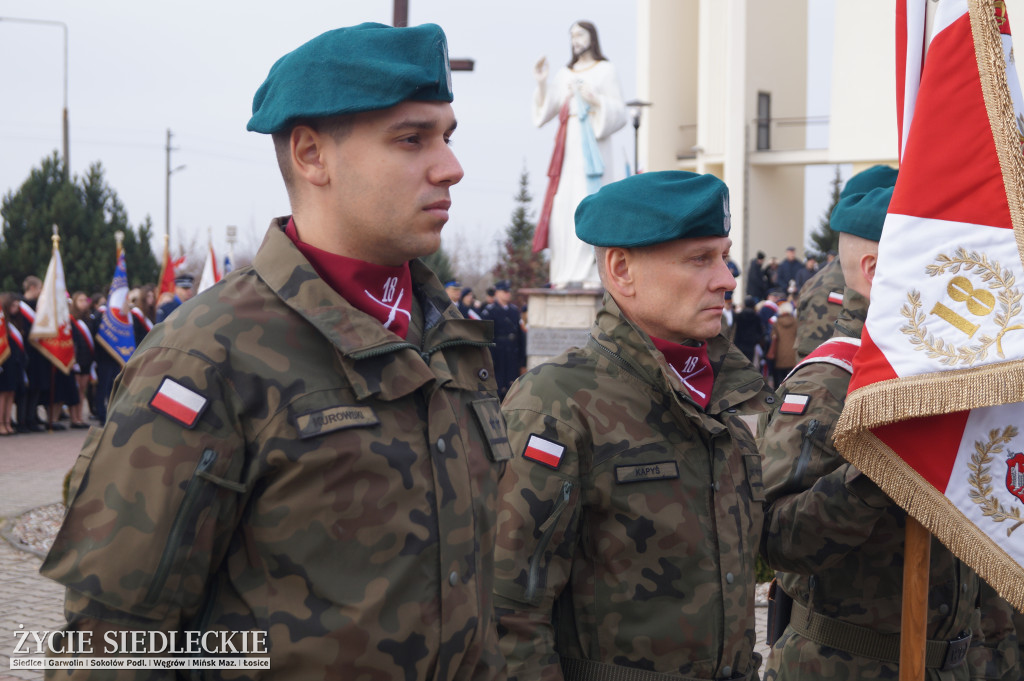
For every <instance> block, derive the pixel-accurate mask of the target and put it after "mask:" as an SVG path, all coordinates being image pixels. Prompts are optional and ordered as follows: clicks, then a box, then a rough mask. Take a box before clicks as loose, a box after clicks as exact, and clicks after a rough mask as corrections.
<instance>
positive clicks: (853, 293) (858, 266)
mask: <svg viewBox="0 0 1024 681" xmlns="http://www.w3.org/2000/svg"><path fill="white" fill-rule="evenodd" d="M891 196H892V189H891V187H890V188H876V189H873V190H871V191H869V192H867V193H864V194H853V195H850V196H848V197H846V198H844V199H842V200H841V201H840V202H839V203H838V204H837V205H836V208H835V210H834V211H833V213H832V228H833V229H835V230H837V231H839V232H841V234H840V258H841V260H842V262H843V267H844V271H845V275H846V282H847V289H846V293H845V300H844V303H843V311H842V313H841V314H840V317H839V319H838V320H837V321H836V338H834V339H833V340H831V341H830V342H829V343H827V344H825V345H823V346H821V347H820V348H819V349H818V350H817V351H815V353H813V354H812V355H811V356H810V357H809V358H808V359H806V360H805V361H804V362H803V363H801V364H800V365H799V366H797V368H796V369H795V370H794V371H793V372H792V373H791V374H790V375H789V376H788V377H787V378H786V380H785V381H784V382H783V384H782V386H781V388H780V389H779V393H778V394H779V398H780V399H779V400H778V401H777V403H776V404H777V405H778V406H777V408H776V409H775V410H774V411H772V412H771V413H770V414H768V415H767V417H762V420H761V422H760V424H759V429H758V433H759V444H760V447H761V451H762V453H763V454H764V457H765V487H766V490H767V496H768V503H769V507H768V511H767V513H766V528H765V555H766V557H767V559H768V562H769V564H770V565H771V566H772V567H773V568H775V569H777V570H780V571H782V573H781V574H780V575H779V576H778V580H779V585H780V586H781V587H782V589H783V590H784V591H785V593H786V594H788V595H789V596H790V597H791V598H792V599H793V605H792V608H793V609H792V614H791V617H790V620H789V624H788V626H786V627H785V629H784V631H783V632H782V634H781V637H780V638H779V639H778V640H777V641H776V642H775V644H774V646H773V648H772V652H771V654H770V655H769V657H768V662H767V665H766V667H767V671H766V674H765V679H766V680H767V679H808V678H814V679H819V678H820V679H838V680H842V679H896V678H897V677H898V665H897V662H898V658H899V638H900V635H899V632H900V628H901V610H902V608H901V602H902V581H903V580H902V571H903V562H904V561H903V537H904V526H905V522H906V514H905V513H904V511H902V510H901V509H900V508H899V507H898V506H896V505H895V504H893V503H892V501H891V500H889V498H888V497H887V496H886V495H885V494H884V493H882V491H881V490H879V489H878V487H877V486H876V485H875V484H874V483H873V482H872V481H871V480H869V479H868V478H867V477H866V476H865V475H864V474H863V473H861V472H860V471H859V470H857V469H856V468H854V467H853V466H851V465H850V464H849V463H846V462H844V460H843V459H842V457H841V456H840V455H839V453H838V452H837V451H836V449H835V446H834V444H833V441H832V437H833V433H834V429H835V424H836V421H837V420H838V419H839V415H840V412H841V411H842V408H843V403H844V401H845V399H846V392H847V388H848V386H849V382H850V376H851V373H850V372H851V368H852V367H851V362H852V356H853V353H854V352H855V351H856V348H857V347H858V344H859V339H860V333H861V330H862V328H863V324H864V320H865V318H866V316H867V307H868V301H867V297H868V295H869V293H870V288H871V279H872V277H873V275H874V266H875V262H876V259H877V253H878V244H877V242H878V240H879V238H880V235H881V230H882V224H883V222H884V220H885V213H886V208H887V207H888V205H889V198H890V197H891ZM978 589H979V580H978V577H977V575H976V574H975V573H974V572H973V571H972V570H971V569H970V568H969V567H967V565H966V564H964V563H962V562H961V561H960V560H958V559H957V558H956V557H955V556H953V554H952V553H950V551H949V550H948V549H946V548H945V547H944V546H942V544H940V543H939V542H938V541H937V540H933V541H932V546H931V566H930V574H929V595H928V603H929V608H928V626H927V636H928V639H929V643H928V648H927V653H926V657H927V661H926V666H927V676H928V678H929V679H967V678H968V677H969V674H970V671H971V670H970V669H969V667H968V665H964V664H963V658H964V655H965V654H966V652H967V646H968V645H969V644H970V640H971V637H970V634H971V632H972V631H977V629H978V609H977V600H978Z"/></svg>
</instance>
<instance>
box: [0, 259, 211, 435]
mask: <svg viewBox="0 0 1024 681" xmlns="http://www.w3.org/2000/svg"><path fill="white" fill-rule="evenodd" d="M193 285H194V278H193V277H192V276H191V275H188V274H182V275H180V276H178V277H177V278H176V279H175V290H174V294H173V295H172V294H170V293H164V294H163V295H162V296H160V297H159V298H158V296H157V287H156V285H155V284H145V285H143V286H140V287H138V288H134V289H132V290H131V291H130V292H129V294H128V302H129V305H130V307H131V310H132V326H133V330H134V332H135V342H136V344H138V343H140V342H141V341H142V339H143V338H145V336H146V334H147V333H149V331H150V330H151V329H152V328H153V325H154V324H156V323H157V322H160V321H163V319H164V318H166V317H167V315H168V314H170V313H171V312H172V311H173V310H174V309H175V308H176V307H177V306H178V305H180V304H181V303H182V302H183V301H185V300H188V299H189V298H191V297H192V295H193V292H194V286H193ZM42 286H43V282H42V280H41V279H40V278H39V277H37V276H35V275H31V276H28V277H26V278H25V280H24V281H23V282H22V291H21V293H20V294H19V293H14V292H6V293H0V313H2V316H3V318H4V321H5V322H6V323H5V324H4V325H3V328H4V329H5V330H6V333H7V335H8V343H7V345H8V346H9V347H10V353H9V354H8V356H7V358H6V359H5V360H4V361H3V362H2V363H0V437H3V436H8V435H15V434H18V433H41V432H45V431H47V430H65V429H67V428H88V427H89V426H90V421H93V422H96V423H99V424H103V423H104V422H105V421H106V417H107V400H108V398H109V397H110V392H111V390H112V388H113V385H114V378H115V377H116V376H117V374H118V372H119V371H120V370H121V363H120V362H119V361H118V359H117V358H116V357H114V356H113V355H112V354H111V353H110V351H109V350H108V349H107V348H106V347H105V346H104V345H103V344H102V343H98V342H97V334H98V331H99V326H100V322H101V321H102V319H103V313H104V310H105V309H106V302H107V298H106V296H107V294H106V292H105V291H103V292H96V293H93V294H91V295H90V294H88V293H86V292H85V291H75V292H73V293H69V296H68V311H69V313H70V315H71V319H72V322H73V323H72V325H71V336H72V340H73V341H74V347H75V362H74V365H73V366H72V368H71V372H70V374H64V373H63V372H62V371H60V370H58V369H57V368H56V367H55V366H54V365H53V364H52V363H51V362H50V361H49V360H47V359H46V357H44V356H43V354H42V353H40V351H39V350H38V349H37V348H36V347H35V346H34V345H32V343H30V342H29V340H28V339H29V332H30V331H31V330H32V323H33V320H34V318H35V309H36V303H37V301H38V298H39V294H40V292H41V291H42Z"/></svg>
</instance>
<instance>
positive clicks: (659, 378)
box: [590, 293, 775, 414]
mask: <svg viewBox="0 0 1024 681" xmlns="http://www.w3.org/2000/svg"><path fill="white" fill-rule="evenodd" d="M590 335H591V337H592V338H593V339H594V340H595V341H596V342H597V343H599V344H600V345H601V346H603V347H604V348H606V349H607V350H609V351H611V352H612V353H613V354H615V355H617V356H619V357H621V358H622V359H623V360H624V361H625V362H626V363H627V364H629V366H630V367H631V368H632V370H633V373H634V374H636V375H637V376H638V377H639V378H640V379H642V380H644V381H646V382H647V383H648V384H650V385H651V386H652V387H653V388H655V389H656V390H658V391H660V392H669V391H671V392H672V393H673V394H674V395H676V396H679V395H680V394H682V395H685V396H686V397H685V399H686V402H687V403H688V404H691V405H692V406H693V407H694V408H695V409H698V410H700V408H699V406H698V405H697V403H696V401H695V400H694V399H693V398H692V397H691V396H690V394H689V391H688V390H687V389H686V388H685V387H684V386H683V384H682V383H681V382H680V381H679V379H678V378H677V377H676V376H675V374H674V372H673V371H672V370H671V369H670V368H669V365H668V362H667V361H666V360H665V356H664V355H663V354H662V353H661V352H659V351H658V349H657V348H655V347H654V343H653V341H651V337H650V336H649V335H647V334H646V333H644V332H643V331H641V330H640V329H639V328H637V327H636V326H635V325H634V324H633V322H632V321H631V320H630V319H629V318H627V317H626V316H625V315H624V314H623V313H622V310H621V309H620V308H619V306H618V304H617V303H616V302H615V299H614V298H612V297H611V295H610V294H608V293H606V294H605V297H604V306H603V307H602V308H601V310H599V311H598V313H597V320H596V321H595V322H594V326H593V327H592V328H591V331H590ZM707 343H708V359H709V360H710V361H711V367H712V368H713V369H714V372H715V383H714V386H713V387H712V389H711V401H710V402H709V403H708V406H707V408H706V409H704V410H701V411H703V412H704V413H707V414H718V413H721V412H723V411H727V410H730V409H736V410H737V413H744V414H747V413H759V412H762V411H767V410H768V409H769V408H770V407H771V403H772V402H773V401H774V399H775V396H774V393H772V391H771V389H769V388H768V386H767V385H766V384H765V382H764V378H763V377H762V376H761V374H760V373H759V372H758V371H757V370H756V369H755V368H754V366H753V365H752V364H751V363H750V361H749V360H748V359H747V358H746V357H745V356H744V355H743V353H742V352H740V351H739V350H738V349H736V348H735V347H734V346H733V345H732V343H730V342H729V340H728V339H727V338H726V337H725V336H723V335H722V334H719V335H717V336H715V337H714V338H709V339H708V341H707Z"/></svg>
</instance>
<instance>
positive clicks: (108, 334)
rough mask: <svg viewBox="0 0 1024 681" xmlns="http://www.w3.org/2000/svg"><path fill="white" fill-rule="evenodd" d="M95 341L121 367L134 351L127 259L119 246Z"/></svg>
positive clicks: (133, 328) (133, 326) (133, 327)
mask: <svg viewBox="0 0 1024 681" xmlns="http://www.w3.org/2000/svg"><path fill="white" fill-rule="evenodd" d="M96 340H98V341H99V343H100V345H102V346H103V347H105V348H106V349H107V350H109V351H110V356H111V357H113V358H114V359H116V360H117V361H118V363H119V364H120V365H121V366H124V365H125V363H127V362H128V359H129V358H130V357H131V356H132V353H134V352H135V325H134V323H133V322H132V309H131V303H129V302H128V270H127V267H126V266H125V262H124V251H123V250H121V249H120V247H119V248H118V249H117V265H116V266H115V267H114V278H113V279H112V280H111V282H110V295H109V296H108V297H107V307H106V309H104V310H103V319H102V320H101V321H100V327H99V329H97V331H96Z"/></svg>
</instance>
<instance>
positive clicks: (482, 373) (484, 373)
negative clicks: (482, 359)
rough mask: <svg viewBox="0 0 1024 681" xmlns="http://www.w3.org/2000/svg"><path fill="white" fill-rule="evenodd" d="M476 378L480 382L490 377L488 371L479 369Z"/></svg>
mask: <svg viewBox="0 0 1024 681" xmlns="http://www.w3.org/2000/svg"><path fill="white" fill-rule="evenodd" d="M476 377H477V378H479V379H480V380H481V381H486V380H487V379H488V378H490V377H491V372H490V371H488V370H487V369H481V370H480V371H478V372H476Z"/></svg>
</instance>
